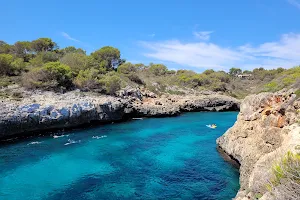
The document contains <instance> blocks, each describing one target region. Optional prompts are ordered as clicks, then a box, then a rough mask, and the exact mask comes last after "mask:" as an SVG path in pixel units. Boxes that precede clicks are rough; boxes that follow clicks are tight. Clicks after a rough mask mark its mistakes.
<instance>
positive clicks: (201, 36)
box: [193, 31, 213, 40]
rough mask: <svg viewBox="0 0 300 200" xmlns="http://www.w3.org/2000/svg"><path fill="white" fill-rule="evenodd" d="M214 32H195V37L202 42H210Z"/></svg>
mask: <svg viewBox="0 0 300 200" xmlns="http://www.w3.org/2000/svg"><path fill="white" fill-rule="evenodd" d="M212 33H213V31H200V32H194V33H193V34H194V36H195V37H196V38H198V39H200V40H209V39H210V34H212Z"/></svg>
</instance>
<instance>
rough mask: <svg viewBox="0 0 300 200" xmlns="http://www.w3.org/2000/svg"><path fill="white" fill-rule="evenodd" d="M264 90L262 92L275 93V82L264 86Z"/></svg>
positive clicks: (276, 88) (276, 86) (276, 87)
mask: <svg viewBox="0 0 300 200" xmlns="http://www.w3.org/2000/svg"><path fill="white" fill-rule="evenodd" d="M264 88H265V89H264V90H265V91H266V92H275V91H276V90H278V84H277V82H275V81H272V82H270V83H268V84H266V85H265V86H264Z"/></svg>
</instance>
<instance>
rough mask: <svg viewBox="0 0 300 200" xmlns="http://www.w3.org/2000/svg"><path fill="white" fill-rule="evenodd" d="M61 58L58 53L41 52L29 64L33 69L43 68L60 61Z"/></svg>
mask: <svg viewBox="0 0 300 200" xmlns="http://www.w3.org/2000/svg"><path fill="white" fill-rule="evenodd" d="M59 56H60V55H59V54H57V53H56V52H51V51H49V52H40V53H38V54H37V55H36V56H35V57H34V58H33V59H31V60H30V61H29V63H30V65H31V66H33V67H41V66H43V64H45V63H48V62H56V61H58V60H59Z"/></svg>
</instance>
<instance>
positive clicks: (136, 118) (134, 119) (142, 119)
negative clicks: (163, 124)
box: [132, 118, 143, 120]
mask: <svg viewBox="0 0 300 200" xmlns="http://www.w3.org/2000/svg"><path fill="white" fill-rule="evenodd" d="M132 120H143V118H132Z"/></svg>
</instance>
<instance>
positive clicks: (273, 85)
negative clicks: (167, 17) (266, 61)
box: [0, 38, 300, 98]
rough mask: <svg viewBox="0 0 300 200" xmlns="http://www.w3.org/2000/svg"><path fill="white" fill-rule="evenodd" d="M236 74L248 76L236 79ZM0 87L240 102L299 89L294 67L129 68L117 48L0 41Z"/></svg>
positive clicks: (299, 76)
mask: <svg viewBox="0 0 300 200" xmlns="http://www.w3.org/2000/svg"><path fill="white" fill-rule="evenodd" d="M239 74H251V75H252V76H250V77H247V78H239V77H237V75H239ZM0 76H1V79H0V87H4V86H7V85H9V84H13V83H18V84H19V83H21V85H22V86H24V87H26V88H28V89H43V90H54V91H57V92H64V91H67V90H73V89H75V88H79V89H81V90H83V91H96V92H100V93H107V94H114V93H115V92H116V91H117V90H119V89H121V88H123V87H126V86H128V85H129V86H134V87H146V88H148V89H149V90H151V91H153V92H155V93H170V94H184V92H185V91H201V90H212V91H215V92H224V93H227V94H229V95H232V96H235V97H238V98H242V97H244V96H246V95H247V94H249V93H257V92H261V91H277V90H280V89H282V88H283V87H289V86H291V85H293V84H299V83H298V82H299V79H300V67H294V68H292V69H289V70H285V69H283V68H278V69H274V70H265V69H263V68H257V69H254V70H253V71H247V70H246V71H242V70H241V69H239V68H231V69H230V71H229V73H226V72H224V71H214V70H212V69H211V70H206V71H204V72H203V73H196V72H193V71H190V70H177V71H174V70H168V68H167V67H166V66H165V65H163V64H153V63H150V64H149V65H144V64H132V63H129V62H126V61H125V60H124V59H122V58H121V53H120V51H119V50H118V49H117V48H114V47H110V46H106V47H102V48H100V49H99V50H97V51H95V52H92V53H91V54H90V55H87V54H86V52H85V51H84V50H83V49H80V48H75V47H72V46H71V47H65V48H62V49H60V48H59V47H58V45H57V44H56V43H55V42H54V41H52V40H51V39H50V38H39V39H37V40H33V41H18V42H16V43H15V44H12V45H10V44H7V43H6V42H4V41H0Z"/></svg>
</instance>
